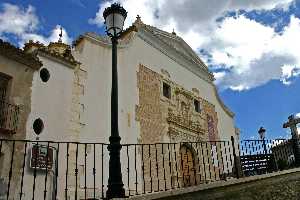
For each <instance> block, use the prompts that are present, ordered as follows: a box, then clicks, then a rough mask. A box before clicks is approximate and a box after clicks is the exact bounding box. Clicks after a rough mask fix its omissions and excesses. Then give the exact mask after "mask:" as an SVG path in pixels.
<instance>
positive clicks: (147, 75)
mask: <svg viewBox="0 0 300 200" xmlns="http://www.w3.org/2000/svg"><path fill="white" fill-rule="evenodd" d="M11 48H12V49H14V48H13V47H11ZM14 52H15V53H16V52H17V53H19V54H20V57H22V59H20V58H17V57H16V56H15V57H14V56H11V55H10V56H7V55H5V54H4V53H3V51H0V54H1V57H0V75H1V76H0V78H1V80H0V84H2V82H3V84H2V85H1V86H0V95H1V88H5V89H3V91H4V90H5V91H6V92H5V94H6V95H5V97H3V101H5V102H9V103H10V104H12V105H17V106H18V108H20V114H19V118H18V126H17V130H16V131H15V132H13V134H12V132H7V131H3V130H4V129H5V130H6V128H5V127H3V129H0V131H1V130H2V132H0V137H1V138H4V139H13V140H14V139H22V140H24V139H26V140H38V141H40V142H39V145H41V144H42V145H44V147H47V146H49V148H52V151H51V153H47V151H46V154H48V155H44V158H46V157H47V156H48V157H49V154H51V156H50V157H51V159H49V160H48V161H47V159H46V161H45V160H44V161H39V162H44V165H45V166H46V165H47V164H49V165H51V167H49V169H48V168H47V170H46V167H44V169H42V170H36V169H34V168H31V169H30V162H32V159H34V158H30V156H31V151H32V148H33V143H32V142H28V146H27V151H25V150H24V148H25V143H24V142H21V141H20V142H15V143H14V144H13V142H11V141H6V140H3V141H2V142H1V149H2V150H0V152H2V154H1V163H0V166H1V165H3V166H2V167H1V169H0V172H1V174H0V175H1V176H0V177H2V179H0V180H1V182H0V194H1V191H2V193H3V194H2V195H4V196H5V195H7V188H9V191H10V199H13V198H14V197H15V198H16V197H18V196H19V195H20V194H19V193H20V190H21V188H22V193H23V194H22V195H23V196H22V197H23V199H31V198H32V191H33V190H35V195H36V196H37V197H39V198H41V197H43V195H44V194H45V193H46V197H47V199H53V196H56V195H57V196H58V198H59V199H64V198H65V197H66V196H65V195H67V196H68V198H70V197H72V198H73V196H74V195H75V193H76V192H77V193H78V194H77V195H78V197H79V198H80V199H84V198H85V194H84V191H85V189H84V187H85V186H86V187H87V189H86V190H87V196H88V197H90V198H91V197H93V191H94V188H95V191H96V195H95V197H96V198H101V195H102V194H103V193H105V190H106V185H107V178H108V177H107V174H108V172H107V171H108V167H107V166H108V151H107V146H106V145H104V144H101V143H108V138H109V136H110V92H111V44H110V40H109V38H108V37H103V36H99V35H96V34H94V33H87V34H84V35H81V36H80V37H78V39H77V40H76V41H74V47H73V48H72V49H71V48H70V46H68V45H66V44H63V43H62V42H61V41H59V42H56V43H50V44H49V45H48V46H44V45H43V44H40V43H38V42H32V41H31V42H29V43H27V44H26V45H25V48H24V51H21V50H18V49H14ZM12 54H14V53H13V52H12ZM27 57H30V59H31V60H32V62H33V61H34V67H33V66H31V64H30V63H29V62H23V61H22V60H24V59H25V58H27ZM12 69H14V70H12ZM24 71H25V72H26V73H27V74H28V75H26V78H27V79H26V80H27V81H26V83H25V82H24V83H23V80H24V76H25V75H24ZM4 77H5V78H4ZM118 79H119V82H118V84H119V130H120V136H121V138H122V140H121V143H122V144H156V145H151V147H150V145H149V148H150V150H149V149H146V148H148V146H147V147H146V145H145V146H143V147H142V146H141V145H139V146H135V145H131V146H123V148H122V152H121V162H122V167H123V171H122V172H123V182H124V184H125V186H124V187H125V189H126V193H127V194H128V193H129V189H128V188H130V190H132V191H130V192H131V194H132V193H135V192H136V190H137V191H138V192H139V193H140V192H143V191H149V190H151V191H152V190H155V188H158V189H162V187H163V184H162V182H161V183H159V181H160V180H159V177H161V176H162V175H163V174H164V176H165V177H167V178H164V179H163V180H164V181H165V185H168V187H173V186H174V185H177V184H175V182H176V183H178V185H180V186H182V185H186V184H187V183H186V180H184V179H185V178H184V177H185V176H187V175H188V176H189V182H190V179H191V176H193V177H196V178H194V180H195V184H198V183H200V181H202V182H203V181H209V180H213V179H220V178H221V175H222V174H224V173H231V171H232V166H233V165H232V162H231V163H230V164H226V165H225V162H224V159H225V156H226V159H227V155H228V157H229V156H231V155H232V148H231V152H230V149H226V147H229V143H228V142H229V141H230V139H231V136H233V137H234V138H238V135H236V133H237V132H236V129H235V125H234V119H233V117H234V114H233V113H232V112H231V111H230V110H229V109H228V108H227V107H226V106H225V105H224V104H223V102H222V100H221V99H220V97H219V96H218V93H217V90H216V87H215V85H214V83H213V81H214V77H213V75H212V73H211V72H209V70H208V68H207V66H206V65H205V64H204V63H203V62H202V61H201V59H200V58H199V57H198V56H197V54H196V53H195V52H194V51H193V50H192V49H191V48H190V47H189V46H188V45H187V44H186V43H185V42H184V41H183V40H182V39H181V38H180V37H179V36H177V35H176V34H175V33H167V32H164V31H162V30H159V29H157V28H155V27H152V26H149V25H145V24H143V22H142V21H141V19H140V18H137V20H136V21H135V22H134V24H133V25H132V26H131V27H130V28H128V29H127V30H126V31H125V33H124V34H123V36H122V39H121V41H120V42H119V45H118ZM2 80H3V81H2ZM1 81H2V82H1ZM4 82H5V84H4ZM24 88H25V89H24ZM23 91H25V92H26V95H25V94H24V92H23ZM0 110H1V108H0ZM3 126H4V125H3ZM221 140H222V141H226V142H224V143H221V142H220V143H217V142H214V141H221ZM42 141H53V142H51V143H49V142H42ZM62 141H70V142H80V143H81V144H66V143H60V144H59V145H58V143H56V142H62ZM199 141H211V142H208V143H205V145H207V144H208V146H206V147H202V146H201V148H202V151H203V149H204V150H205V151H207V152H210V153H207V154H206V155H204V153H203V152H202V154H201V152H198V150H197V148H200V147H199V146H197V145H198V144H200V143H195V144H194V143H192V142H199ZM227 141H228V142H227ZM180 142H181V143H182V142H188V143H186V144H189V145H185V146H183V145H181V144H180ZM85 143H86V144H85ZM87 143H89V144H87ZM93 143H97V144H93ZM158 143H169V144H158ZM171 143H172V144H171ZM174 143H176V144H174ZM173 144H174V145H173ZM13 145H15V146H13ZM164 145H165V146H164ZM201 145H202V144H201ZM218 145H219V146H218ZM226 145H227V146H226ZM13 147H15V148H16V147H18V151H13ZM144 148H145V149H144ZM44 149H46V150H47V148H44ZM58 150H59V151H58ZM224 150H225V152H224ZM228 150H229V152H228ZM40 151H41V150H40ZM155 151H156V154H157V152H158V154H159V155H158V156H157V155H155ZM226 151H227V152H226ZM24 152H27V154H26V155H25V154H24ZM48 152H49V151H48ZM67 152H68V153H69V157H67V156H66V155H67ZM85 152H86V155H87V156H86V160H87V164H85V156H84V155H85ZM175 152H177V154H178V155H179V154H184V155H185V156H186V159H187V161H184V159H182V158H181V170H179V168H180V166H177V163H176V162H179V161H178V160H177V161H176V153H175ZM222 152H223V153H222ZM42 153H43V152H39V153H38V154H39V155H36V154H35V153H33V156H36V157H38V156H42V155H40V154H42ZM44 153H45V152H44ZM52 153H53V155H52ZM12 154H14V156H13V157H14V159H11V155H12ZM146 154H147V155H146ZM148 154H149V155H148ZM57 155H58V157H57ZM154 155H155V156H154ZM178 155H177V156H178ZM24 156H25V159H24ZM94 156H95V159H94ZM168 156H169V158H168V162H170V163H172V164H170V165H169V168H168V170H169V171H170V172H167V173H166V170H167V167H165V165H167V164H166V163H168V162H167V161H165V159H166V158H165V157H168ZM76 158H77V159H76ZM199 158H200V159H199ZM204 158H205V159H207V161H204V160H205V159H204ZM174 159H175V160H174ZM189 159H192V162H189ZM201 159H203V163H200V161H199V160H201ZM12 160H13V163H12ZM182 160H183V161H182ZM151 161H152V162H153V163H152V165H151ZM175 161H176V162H175ZM45 162H46V163H45ZM47 162H50V163H47ZM146 162H147V163H146ZM148 162H149V163H148ZM5 163H6V164H5ZM24 163H25V164H24ZM67 163H68V164H67ZM94 163H97V164H95V165H96V166H95V169H96V174H93V173H92V171H93V168H94V167H93V165H94ZM128 163H129V164H128ZM156 164H157V165H158V166H161V169H163V170H160V171H158V170H157V171H155V170H156V168H155V166H154V165H156ZM67 165H68V167H67ZM22 166H24V174H25V175H24V176H22V171H23V170H22V169H23V168H22ZM102 166H103V167H102ZM142 166H143V169H144V170H142ZM186 166H187V168H188V169H189V167H192V168H193V169H194V168H198V170H197V169H196V170H194V171H193V172H190V170H188V171H186V169H185V168H186ZM205 166H206V167H209V168H213V170H214V172H213V173H210V172H208V173H207V172H206V171H207V169H206V170H205ZM39 167H41V165H39ZM57 167H58V168H57ZM175 167H176V169H175ZM127 168H129V169H130V170H131V171H130V172H128V171H127ZM165 168H166V170H165ZM10 169H12V170H10ZM57 169H58V171H57ZM151 169H153V170H154V171H153V172H152V175H151ZM48 170H49V171H48ZM9 171H12V172H13V173H12V174H13V175H12V176H11V178H10V177H9V173H8V172H9ZM46 171H47V173H46ZM85 173H86V174H85ZM192 173H194V174H192ZM46 174H47V175H46ZM153 174H154V175H153ZM184 174H185V175H184ZM76 175H77V176H76ZM208 175H209V176H210V178H208ZM34 176H36V178H33V177H34ZM152 176H155V177H152ZM22 177H23V178H22ZM56 177H57V178H56ZM85 177H86V179H85ZM135 179H136V180H135ZM166 179H168V181H166ZM178 179H181V181H178ZM203 179H205V180H203ZM22 180H23V182H24V185H23V186H22V185H21V182H22ZM66 180H68V182H67V183H66ZM94 180H97V183H95V184H94ZM135 181H137V182H138V183H139V184H137V185H135V184H134V182H135ZM149 181H150V183H151V186H150V185H149ZM9 182H11V183H12V184H14V186H10V187H7V185H9ZM34 182H35V183H34ZM76 182H77V187H76ZM128 182H129V187H128ZM179 182H180V183H179ZM196 182H198V183H196ZM159 184H160V185H159ZM1 185H2V188H1ZM33 185H35V186H33ZM45 185H46V192H44V189H45ZM94 185H95V187H94ZM101 185H103V186H101ZM3 186H4V187H3ZM35 187H36V188H35ZM152 187H153V188H152ZM55 188H57V191H56V189H55ZM102 188H103V190H102ZM65 189H67V190H65ZM14 195H15V196H14ZM0 196H1V195H0ZM5 198H6V197H5Z"/></svg>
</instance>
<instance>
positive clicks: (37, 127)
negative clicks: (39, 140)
mask: <svg viewBox="0 0 300 200" xmlns="http://www.w3.org/2000/svg"><path fill="white" fill-rule="evenodd" d="M32 127H33V130H34V132H35V134H37V135H39V134H41V132H42V131H43V129H44V122H43V120H41V119H40V118H38V119H36V120H34V122H33V126H32Z"/></svg>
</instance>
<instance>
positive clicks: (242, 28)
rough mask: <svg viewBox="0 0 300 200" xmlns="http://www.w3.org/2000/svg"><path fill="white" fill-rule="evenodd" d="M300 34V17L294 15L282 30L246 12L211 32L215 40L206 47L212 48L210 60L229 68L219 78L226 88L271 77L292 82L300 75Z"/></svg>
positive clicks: (243, 87)
mask: <svg viewBox="0 0 300 200" xmlns="http://www.w3.org/2000/svg"><path fill="white" fill-rule="evenodd" d="M299 34H300V19H298V18H296V17H294V16H292V17H291V22H290V24H289V25H288V26H287V27H286V28H285V29H284V30H283V31H282V33H276V32H275V30H274V29H273V28H272V27H267V26H264V25H262V24H260V23H258V22H256V21H254V20H250V19H247V18H246V17H244V16H238V17H230V18H226V19H225V20H224V21H223V22H222V23H221V24H220V26H219V27H218V28H217V29H215V31H214V32H213V33H212V35H211V37H212V40H213V41H214V42H208V43H206V44H205V45H204V46H203V48H205V49H206V50H207V51H208V52H211V55H212V62H211V64H214V65H220V66H222V67H223V68H224V69H225V70H227V71H228V68H230V70H229V71H228V72H227V73H226V75H224V76H222V77H219V80H218V81H217V83H218V84H219V85H220V86H221V87H223V88H230V89H232V90H239V91H241V90H246V89H250V88H253V87H257V86H259V85H262V84H265V83H267V82H268V81H270V80H280V81H282V82H283V83H284V84H286V85H289V84H291V78H293V77H295V76H299V70H300V58H299V54H298V53H297V52H299V51H300V49H299V46H297V45H295V41H296V40H297V36H296V35H299Z"/></svg>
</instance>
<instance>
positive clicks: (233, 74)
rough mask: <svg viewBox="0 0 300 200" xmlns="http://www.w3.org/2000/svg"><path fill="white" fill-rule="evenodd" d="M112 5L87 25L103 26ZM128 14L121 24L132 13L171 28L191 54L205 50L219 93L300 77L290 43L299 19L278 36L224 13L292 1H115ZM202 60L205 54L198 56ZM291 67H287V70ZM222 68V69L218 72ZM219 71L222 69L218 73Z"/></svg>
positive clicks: (268, 28)
mask: <svg viewBox="0 0 300 200" xmlns="http://www.w3.org/2000/svg"><path fill="white" fill-rule="evenodd" d="M111 2H115V1H106V2H105V3H101V4H100V8H99V11H98V12H97V14H96V17H95V18H94V19H90V22H91V23H94V24H97V25H98V26H102V25H103V18H102V13H103V11H104V9H105V7H107V6H109V5H110V3H111ZM119 2H120V3H121V4H122V5H123V6H124V8H125V9H126V10H127V11H128V18H127V20H126V26H129V25H130V24H131V23H132V22H133V21H134V19H135V16H136V15H137V14H139V15H141V16H142V20H143V22H144V23H146V24H150V25H154V26H157V27H158V28H161V29H163V30H166V31H169V32H171V31H172V29H173V28H175V32H176V33H177V35H180V36H181V37H182V38H183V39H184V40H185V41H186V42H187V43H188V44H189V45H190V46H191V47H192V48H193V49H194V50H196V51H197V50H199V49H201V48H202V49H205V50H206V51H207V52H208V53H209V54H211V56H212V57H211V58H210V60H212V61H211V63H208V64H214V66H216V67H217V68H219V70H218V71H219V72H218V73H215V76H216V79H217V80H216V83H217V84H218V85H219V86H220V87H221V88H223V89H226V88H230V89H232V90H238V91H241V90H247V89H251V88H253V87H257V86H260V85H262V84H265V83H267V82H268V81H270V80H273V79H275V80H280V81H282V82H283V83H284V84H286V85H288V84H291V83H292V81H291V79H292V78H293V77H295V76H298V75H299V74H300V70H299V68H300V60H299V58H298V57H299V56H298V55H297V52H300V49H299V48H300V46H299V45H295V41H297V40H298V37H297V36H299V34H300V20H299V19H298V18H296V17H293V16H292V17H291V22H290V24H289V26H287V27H286V28H285V29H284V30H283V32H282V33H281V34H278V33H276V32H275V30H274V28H272V27H271V26H266V25H263V24H260V23H258V22H256V21H254V20H250V19H248V18H246V17H245V16H243V15H238V16H235V17H228V18H225V19H224V20H222V22H216V19H218V18H220V17H223V16H224V14H225V13H226V12H227V11H237V10H239V9H243V10H246V11H251V10H254V9H255V10H258V11H263V10H271V9H287V8H288V6H289V5H290V4H291V3H294V2H295V1H293V0H235V1H233V0H222V1H220V0H202V1H201V2H199V1H198V0H183V1H182V0H172V1H171V0H160V1H159V0H154V1H153V0H140V1H134V0H120V1H119ZM200 57H202V59H204V60H205V61H208V59H207V58H206V57H205V56H200ZM287 66H290V67H287ZM222 69H223V70H224V71H222ZM220 70H221V71H220Z"/></svg>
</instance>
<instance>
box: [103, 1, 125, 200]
mask: <svg viewBox="0 0 300 200" xmlns="http://www.w3.org/2000/svg"><path fill="white" fill-rule="evenodd" d="M126 16H127V12H126V10H125V9H124V8H123V7H122V6H120V4H117V3H114V4H112V5H111V6H110V7H108V8H106V9H105V10H104V12H103V17H104V19H105V25H106V33H107V35H108V36H109V37H110V38H111V42H112V86H111V136H110V137H109V142H110V144H109V146H108V150H109V156H110V157H109V177H108V190H107V192H106V196H107V198H108V199H111V198H122V197H125V190H124V188H123V186H124V184H123V181H122V172H121V161H120V150H121V148H122V147H121V144H120V140H121V137H120V135H119V125H118V70H117V45H118V39H119V37H120V35H121V33H122V31H123V26H124V21H125V19H126Z"/></svg>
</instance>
